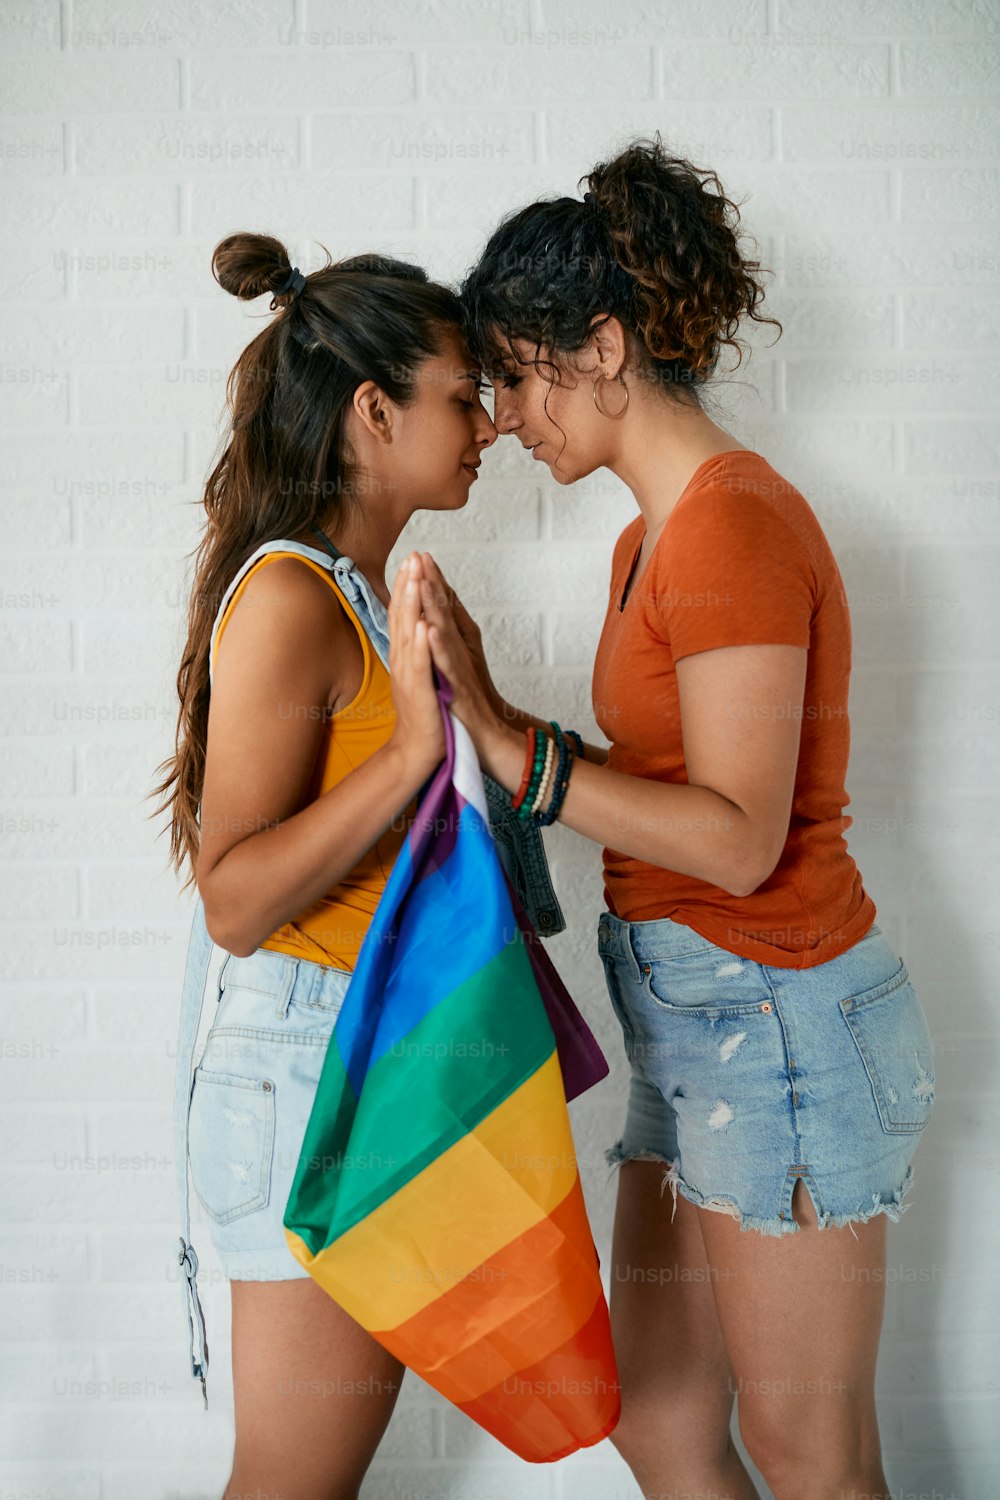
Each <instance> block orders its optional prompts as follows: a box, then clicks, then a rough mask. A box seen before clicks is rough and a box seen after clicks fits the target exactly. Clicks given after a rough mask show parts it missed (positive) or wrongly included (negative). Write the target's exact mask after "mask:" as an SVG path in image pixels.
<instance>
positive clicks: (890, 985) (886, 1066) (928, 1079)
mask: <svg viewBox="0 0 1000 1500" xmlns="http://www.w3.org/2000/svg"><path fill="white" fill-rule="evenodd" d="M840 1009H841V1013H842V1015H843V1017H844V1020H845V1021H846V1023H847V1026H848V1028H849V1030H850V1033H851V1036H852V1037H853V1038H854V1043H855V1046H856V1047H857V1049H858V1052H859V1053H860V1054H861V1061H862V1062H863V1063H864V1065H865V1071H866V1073H867V1074H868V1079H869V1082H870V1083H871V1086H872V1092H873V1094H874V1095H875V1104H876V1106H877V1108H878V1113H879V1119H880V1120H881V1122H882V1129H883V1130H884V1131H885V1132H886V1133H887V1134H889V1135H911V1134H913V1133H915V1132H916V1131H920V1130H923V1128H924V1126H925V1125H926V1124H927V1121H928V1120H929V1119H930V1114H931V1110H932V1109H933V1107H934V1042H933V1039H932V1037H931V1033H930V1028H929V1027H928V1025H927V1017H926V1016H925V1015H924V1009H923V1006H922V1005H921V1004H920V1000H919V998H918V996H917V992H916V990H915V989H914V988H913V985H912V984H911V983H910V978H909V975H908V974H907V971H906V965H905V964H904V963H903V962H902V960H900V965H899V968H898V969H897V970H896V972H895V974H893V976H892V978H891V979H887V980H886V981H885V982H884V983H883V984H878V985H875V986H874V988H873V989H870V990H863V991H862V992H861V994H860V995H852V996H851V997H850V998H849V999H847V1000H841V1002H840Z"/></svg>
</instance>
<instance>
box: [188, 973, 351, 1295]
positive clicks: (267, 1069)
mask: <svg viewBox="0 0 1000 1500" xmlns="http://www.w3.org/2000/svg"><path fill="white" fill-rule="evenodd" d="M350 980H351V974H350V973H349V972H348V971H346V970H343V969H334V968H331V967H329V966H326V965H323V964H317V963H313V962H312V961H311V960H310V959H306V958H292V957H291V956H290V955H286V954H284V953H276V952H274V951H272V950H271V949H269V948H258V949H257V950H256V952H255V953H251V954H250V955H249V956H248V957H246V958H239V957H237V956H236V955H234V954H227V956H226V958H225V959H224V961H223V964H222V967H221V969H220V970H219V978H218V988H217V996H216V1010H215V1015H214V1017H213V1019H212V1025H211V1029H210V1030H209V1033H208V1036H207V1037H206V1039H205V1046H204V1049H203V1051H202V1054H201V1057H200V1059H199V1061H198V1063H197V1065H196V1067H195V1070H194V1081H193V1085H192V1091H191V1102H190V1109H189V1114H188V1129H189V1132H190V1134H189V1147H188V1150H189V1160H190V1167H191V1183H192V1186H193V1187H194V1190H195V1192H196V1194H197V1196H198V1199H199V1201H200V1202H201V1204H202V1205H203V1207H204V1208H205V1209H206V1211H207V1213H208V1219H209V1233H210V1235H211V1239H212V1244H213V1245H214V1247H215V1250H216V1253H217V1254H218V1257H219V1260H220V1261H221V1263H222V1269H223V1271H224V1273H225V1275H226V1276H227V1277H229V1278H230V1279H231V1280H237V1281H290V1280H292V1279H294V1278H296V1277H308V1274H309V1273H308V1272H307V1271H306V1270H305V1268H304V1267H303V1266H302V1265H300V1263H299V1262H298V1261H297V1260H296V1259H295V1257H294V1255H293V1254H292V1252H291V1250H290V1249H289V1248H288V1242H287V1240H286V1238H285V1230H284V1225H283V1223H282V1220H283V1219H284V1216H285V1207H286V1205H287V1203H288V1195H289V1192H290V1191H291V1186H292V1178H293V1177H294V1175H295V1170H296V1167H297V1166H298V1161H299V1155H300V1152H301V1148H302V1142H303V1139H304V1137H305V1131H306V1124H307V1123H308V1120H309V1114H310V1111H311V1110H312V1105H313V1099H314V1098H315V1095H316V1088H317V1085H318V1083H319V1075H320V1072H321V1070H322V1067H323V1061H324V1059H325V1057H326V1049H327V1044H328V1042H329V1040H330V1036H331V1033H332V1032H333V1028H334V1024H335V1023H336V1020H337V1016H338V1014H339V1012H340V1008H341V1006H342V1004H343V1002H344V996H345V994H346V992H347V986H348V984H349V983H350Z"/></svg>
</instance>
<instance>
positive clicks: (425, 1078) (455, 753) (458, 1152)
mask: <svg viewBox="0 0 1000 1500" xmlns="http://www.w3.org/2000/svg"><path fill="white" fill-rule="evenodd" d="M438 683H439V686H438V697H439V700H440V702H441V705H442V713H443V715H444V721H445V732H446V740H447V754H446V756H445V759H444V761H443V762H442V764H441V766H440V767H439V769H438V771H437V772H436V774H435V775H434V777H433V778H432V779H431V780H430V781H429V782H428V783H427V785H426V787H425V789H424V791H423V795H422V796H421V798H420V802H419V805H418V810H417V815H416V818H415V821H414V823H413V825H412V827H411V829H410V831H409V834H408V837H407V840H406V842H405V843H404V844H403V846H402V848H401V849H400V852H399V854H398V855H397V858H396V862H395V864H394V865H393V869H392V871H391V874H390V877H389V880H388V882H387V884H386V888H385V891H384V892H383V895H382V899H381V901H380V903H379V906H378V908H377V910H376V912H375V915H374V917H373V919H372V923H371V926H370V928H369V929H368V932H367V933H366V935H365V939H364V942H363V944H362V947H361V952H360V954H359V957H358V962H357V966H356V968H355V971H354V975H353V977H352V979H351V983H350V986H349V988H348V991H347V994H346V996H345V998H344V1004H343V1006H342V1008H341V1011H340V1014H339V1015H338V1017H337V1022H336V1026H335V1027H334V1030H333V1033H332V1035H331V1038H330V1043H329V1046H328V1048H327V1052H326V1057H325V1060H324V1064H323V1070H322V1073H321V1076H320V1080H319V1085H318V1088H317V1092H316V1098H315V1101H314V1103H313V1108H312V1113H311V1115H310V1117H309V1122H308V1125H307V1127H306V1132H305V1136H304V1139H303V1144H302V1150H301V1154H300V1158H299V1165H298V1169H297V1171H296V1175H295V1179H294V1181H293V1183H292V1188H291V1192H290V1194H289V1198H288V1204H287V1206H286V1209H285V1214H284V1226H285V1234H286V1238H287V1240H288V1244H289V1247H290V1249H291V1251H292V1253H293V1255H294V1256H295V1257H296V1259H297V1260H298V1261H300V1262H301V1264H302V1265H303V1266H304V1267H305V1268H306V1270H307V1271H308V1272H309V1274H310V1275H311V1276H312V1277H313V1278H314V1280H315V1281H316V1282H317V1283H318V1284H319V1285H320V1286H321V1287H323V1289H324V1291H326V1292H328V1293H329V1295H330V1296H331V1297H333V1298H334V1300H335V1301H336V1302H337V1303H339V1305H340V1306H342V1307H343V1308H344V1309H345V1310H346V1311H347V1312H348V1313H350V1315H351V1316H352V1317H353V1318H354V1319H355V1320H356V1321H357V1322H358V1323H360V1324H361V1326H362V1327H363V1328H365V1329H367V1331H368V1332H369V1333H370V1334H371V1335H372V1336H373V1337H374V1338H375V1339H377V1340H378V1342H379V1343H380V1344H382V1345H384V1347H385V1348H386V1349H388V1350H390V1351H391V1353H393V1354H394V1355H395V1356H396V1357H397V1358H398V1359H399V1360H401V1361H402V1362H403V1363H404V1364H405V1365H407V1366H408V1367H409V1368H410V1369H412V1370H414V1371H415V1372H416V1373H417V1374H418V1375H420V1376H421V1378H422V1379H423V1380H425V1381H427V1383H428V1384H429V1385H431V1386H433V1387H434V1388H435V1390H438V1391H440V1392H441V1394H442V1395H443V1396H445V1397H446V1398H447V1399H448V1400H449V1401H451V1402H453V1403H454V1405H455V1406H457V1407H458V1408H459V1409H460V1410H462V1411H464V1412H465V1413H466V1414H467V1415H468V1416H469V1417H471V1418H472V1419H473V1420H474V1421H475V1422H477V1423H479V1425H480V1426H481V1427H483V1428H485V1430H486V1431H488V1432H490V1433H491V1434H492V1435H493V1436H494V1437H495V1438H497V1439H498V1440H499V1441H500V1442H501V1443H504V1444H505V1445H506V1446H507V1447H508V1448H510V1449H512V1450H513V1451H514V1452H515V1453H517V1454H519V1455H520V1457H522V1458H524V1459H527V1460H529V1461H531V1462H535V1463H546V1462H552V1461H554V1460H556V1459H559V1458H563V1457H565V1456H566V1455H567V1454H569V1453H573V1452H575V1451H576V1450H577V1449H578V1448H583V1447H587V1446H589V1445H591V1444H593V1443H597V1442H599V1441H600V1440H601V1439H602V1438H604V1437H606V1436H607V1435H608V1433H610V1432H611V1431H612V1430H613V1429H614V1427H615V1425H616V1424H617V1422H618V1418H619V1415H620V1410H621V1406H620V1396H619V1385H618V1377H617V1370H616V1366H615V1356H614V1350H613V1347H612V1343H611V1330H610V1323H609V1318H608V1308H607V1303H606V1301H605V1298H604V1292H603V1288H602V1286H601V1281H600V1275H599V1269H600V1263H599V1260H598V1256H597V1251H596V1249H595V1246H594V1242H593V1237H592V1234H591V1230H590V1224H589V1222H588V1219H587V1211H586V1206H585V1204H584V1199H583V1193H582V1190H581V1186H580V1178H579V1174H578V1171H577V1164H576V1156H575V1151H574V1146H573V1136H572V1132H571V1129H570V1122H569V1115H568V1111H567V1108H566V1104H567V1099H568V1098H573V1097H576V1096H577V1095H578V1094H580V1093H582V1092H583V1091H584V1090H585V1089H587V1088H589V1087H590V1086H591V1085H592V1084H594V1083H596V1082H597V1081H598V1080H599V1079H600V1078H603V1077H604V1076H605V1075H606V1074H607V1071H608V1065H607V1062H606V1060H605V1058H604V1057H603V1055H602V1053H601V1051H600V1048H599V1047H598V1045H597V1042H596V1040H595V1038H594V1037H593V1035H592V1033H591V1032H590V1030H589V1028H588V1027H587V1025H586V1023H585V1021H584V1020H583V1017H582V1016H581V1015H580V1013H579V1011H578V1010H577V1009H576V1007H575V1005H574V1004H573V1001H572V999H571V998H570V996H569V995H568V994H567V992H566V990H565V988H564V987H563V986H562V983H561V981H560V980H559V976H558V974H557V973H556V971H555V969H554V967H553V966H552V964H551V963H550V961H549V959H548V957H547V955H545V954H543V953H542V951H541V942H540V940H539V939H538V938H537V937H535V934H534V932H533V930H532V929H531V927H530V924H529V923H528V921H527V918H526V917H525V915H524V912H523V910H522V909H521V908H520V903H519V901H518V898H517V895H516V893H515V892H514V890H513V888H512V887H511V886H510V883H509V881H508V880H507V877H506V874H505V872H504V870H503V867H502V866H501V864H500V860H499V856H498V855H497V852H496V848H495V846H494V843H493V835H492V833H491V831H490V827H489V820H488V813H487V808H486V802H485V796H484V791H483V782H482V772H481V770H480V767H479V763H478V760H477V758H476V754H475V750H474V747H473V745H472V741H471V739H470V737H469V735H468V732H467V731H466V729H465V727H464V726H463V725H462V723H461V722H460V721H459V720H458V719H456V718H455V717H454V715H453V714H452V713H451V711H450V709H449V707H448V704H449V703H450V702H451V691H450V687H449V685H448V683H447V682H446V681H445V680H443V679H442V678H441V677H440V676H439V677H438Z"/></svg>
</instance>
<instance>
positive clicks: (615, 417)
mask: <svg viewBox="0 0 1000 1500" xmlns="http://www.w3.org/2000/svg"><path fill="white" fill-rule="evenodd" d="M615 379H616V380H617V381H618V382H619V384H620V385H621V388H622V390H623V391H624V392H625V404H624V405H623V406H622V409H621V411H605V410H604V407H603V406H602V405H601V403H600V402H599V401H598V399H597V387H598V386H599V385H606V384H609V382H607V381H602V380H601V377H600V376H598V377H597V379H596V380H595V381H594V405H595V406H596V407H597V410H598V411H599V412H600V414H601V416H602V417H608V418H609V420H610V421H612V422H617V421H619V420H620V419H621V418H622V417H623V416H624V415H625V413H626V412H627V411H628V386H627V385H626V384H625V381H624V380H623V379H622V372H621V370H619V371H618V374H617V375H616V376H615Z"/></svg>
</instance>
